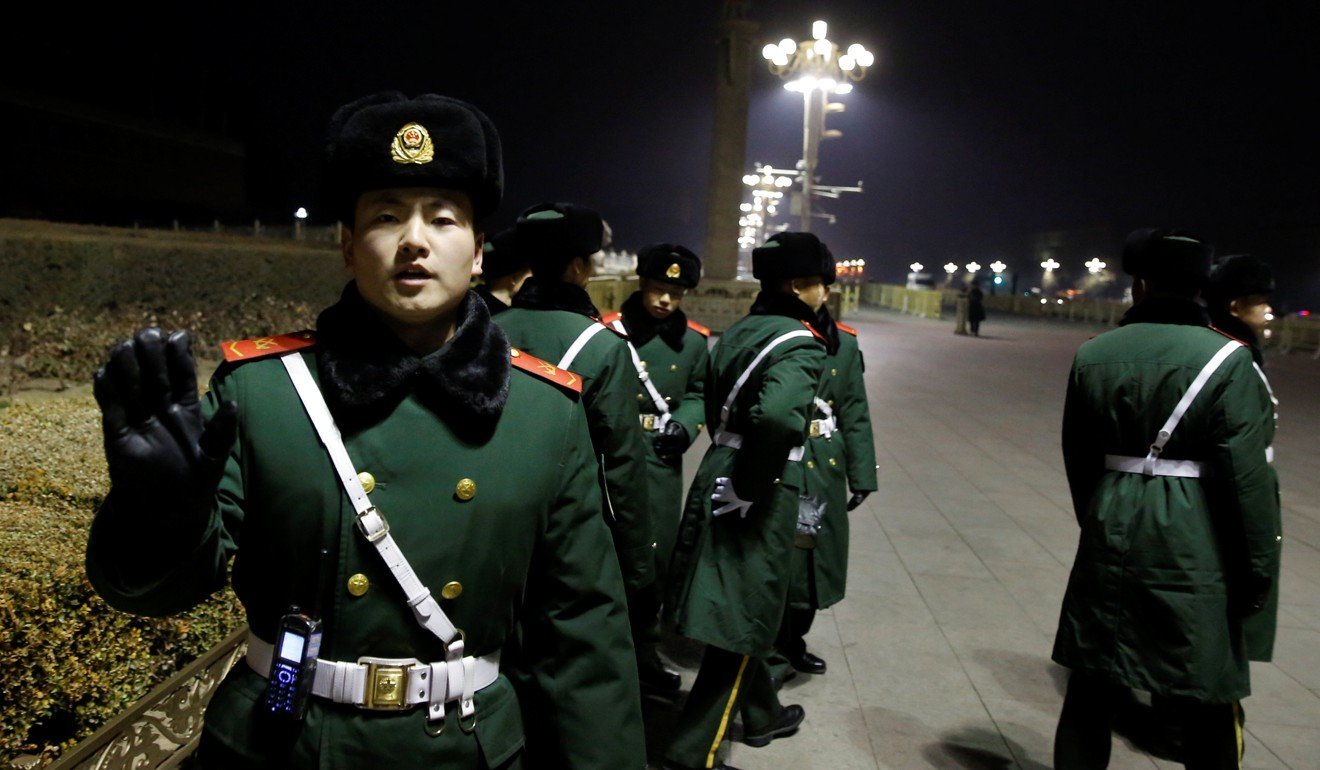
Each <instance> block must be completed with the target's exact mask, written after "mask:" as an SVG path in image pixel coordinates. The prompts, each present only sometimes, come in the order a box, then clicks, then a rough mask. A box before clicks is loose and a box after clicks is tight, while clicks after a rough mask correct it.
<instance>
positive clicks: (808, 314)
mask: <svg viewBox="0 0 1320 770" xmlns="http://www.w3.org/2000/svg"><path fill="white" fill-rule="evenodd" d="M748 312H749V313H751V314H752V315H786V316H788V317H789V318H796V319H798V320H799V321H806V322H808V323H810V322H812V321H814V320H816V314H815V313H813V312H812V311H811V306H810V305H808V304H807V303H805V302H803V301H802V300H800V299H798V298H797V297H795V296H793V295H792V294H786V293H784V292H782V291H774V290H772V289H761V292H760V293H759V294H757V295H756V301H755V302H753V303H752V309H751V310H749V311H748Z"/></svg>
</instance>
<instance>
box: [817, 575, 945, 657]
mask: <svg viewBox="0 0 1320 770" xmlns="http://www.w3.org/2000/svg"><path fill="white" fill-rule="evenodd" d="M830 610H831V612H833V613H834V618H835V622H836V623H837V624H838V625H839V629H840V632H841V633H843V634H844V639H845V640H847V641H849V642H852V641H854V638H853V634H854V633H855V632H857V633H862V632H865V631H866V629H868V628H877V629H879V628H885V627H899V628H901V627H904V626H912V625H923V624H925V625H934V623H935V621H934V619H933V618H932V617H931V614H930V608H929V607H927V606H926V600H925V599H923V598H921V594H920V593H918V592H917V589H916V587H915V586H914V585H913V584H912V581H911V580H910V579H908V578H906V576H905V577H904V579H903V580H902V581H885V582H877V583H867V584H863V583H861V582H860V581H849V585H848V595H847V597H845V598H844V600H843V601H842V602H840V603H839V604H836V605H835V606H833V607H831V608H830Z"/></svg>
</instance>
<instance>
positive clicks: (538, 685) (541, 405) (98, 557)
mask: <svg viewBox="0 0 1320 770" xmlns="http://www.w3.org/2000/svg"><path fill="white" fill-rule="evenodd" d="M501 344H502V343H501ZM505 350H506V351H507V347H505ZM296 355H301V356H303V358H304V360H306V362H307V364H308V368H309V369H310V370H311V371H312V372H313V376H314V377H315V378H316V379H317V380H318V382H321V381H323V380H322V376H321V375H320V374H319V372H318V367H317V361H316V358H317V355H318V348H307V349H305V350H302V351H300V352H299V353H297V354H296ZM504 355H505V356H506V357H507V356H508V355H509V353H508V352H505V353H504ZM508 377H509V383H508V399H507V402H506V404H505V406H504V409H503V412H502V414H501V416H500V417H499V419H498V422H497V423H496V424H495V426H494V428H493V432H492V433H491V434H490V435H489V436H484V435H483V436H473V435H469V434H467V433H464V432H461V431H458V430H456V427H455V426H454V425H451V424H450V423H449V422H447V421H446V420H442V419H437V414H436V412H435V411H433V408H432V407H431V406H428V404H427V403H425V402H424V400H422V399H419V397H418V395H417V393H415V392H409V393H408V394H407V395H406V397H403V398H402V400H401V401H399V402H398V403H397V404H396V405H394V406H393V407H392V408H390V409H389V410H388V412H386V413H383V414H379V415H377V416H376V417H375V418H373V419H372V420H370V421H368V422H367V423H366V424H363V425H357V426H351V427H350V426H346V425H343V424H341V425H340V428H341V430H342V431H343V434H344V435H343V438H344V444H345V446H346V447H347V451H348V454H349V456H350V458H351V459H352V461H353V464H354V465H355V466H356V468H357V469H358V470H359V471H361V472H364V473H369V474H371V476H372V477H373V478H374V488H373V489H372V490H371V491H370V493H369V494H370V499H371V501H372V503H373V504H374V505H376V506H377V507H379V509H380V510H381V511H382V513H383V515H384V517H385V518H386V520H387V521H388V523H389V526H390V532H391V534H392V535H393V537H394V538H395V540H396V541H397V542H398V544H399V548H400V549H401V551H402V552H403V553H404V555H405V556H406V558H407V559H408V561H409V562H410V563H411V565H412V566H413V568H414V569H415V570H416V572H417V575H418V577H419V578H420V579H421V581H422V583H423V584H424V585H426V586H427V587H429V588H430V589H431V590H432V592H433V595H434V596H436V598H437V599H439V600H440V604H441V607H442V609H443V610H444V611H445V613H446V614H447V615H448V616H449V618H450V619H451V620H452V621H453V622H454V624H455V625H456V626H457V627H459V628H460V629H462V630H463V633H464V637H465V639H466V648H465V651H466V652H467V654H469V655H486V654H490V653H494V652H496V651H499V650H501V648H504V653H505V655H504V659H503V660H502V661H501V669H502V671H507V672H508V673H511V674H512V673H514V672H515V671H516V672H517V678H516V680H511V679H510V678H507V677H506V676H503V675H501V676H500V677H499V678H498V679H497V680H496V681H495V683H494V684H492V685H490V686H489V687H487V688H485V689H482V690H480V691H478V692H477V693H476V715H477V722H476V727H475V731H474V732H473V733H472V734H468V733H467V732H465V731H464V730H460V729H456V724H457V722H458V716H457V714H456V713H455V712H452V711H451V713H450V716H449V718H448V722H449V726H448V727H447V728H446V729H445V730H444V732H443V733H442V734H441V735H440V736H439V737H435V738H433V737H430V736H429V735H428V734H427V733H426V731H425V730H424V728H425V726H426V712H425V709H413V710H411V711H398V712H379V711H366V710H361V709H359V708H357V707H356V706H353V705H341V704H337V703H332V702H329V701H326V700H322V699H320V698H313V699H312V701H311V704H310V707H309V710H308V713H307V716H306V719H305V721H304V722H303V723H302V724H301V726H300V727H298V728H296V729H293V730H291V731H289V732H287V733H286V736H287V738H288V741H289V743H290V744H291V748H290V749H289V753H288V754H287V755H281V756H280V757H279V759H278V760H276V761H277V762H278V763H279V764H280V765H281V766H287V767H298V768H305V767H307V768H310V767H316V768H346V769H347V770H359V769H360V768H365V767H391V768H414V767H415V768H436V767H444V768H464V769H467V770H478V769H479V768H480V769H484V768H502V769H503V768H539V767H547V768H585V767H592V768H600V770H613V768H618V767H627V768H638V769H639V770H640V768H642V767H643V766H644V765H645V748H644V739H643V735H642V729H641V711H640V694H639V690H638V685H637V674H636V667H635V665H636V664H635V661H634V653H633V649H632V644H631V636H630V633H629V629H628V619H627V609H626V603H625V600H624V595H623V584H622V580H621V577H620V574H619V570H618V567H617V564H616V562H615V560H614V559H613V558H612V557H611V554H612V552H613V546H612V544H611V542H610V535H609V532H608V530H607V528H606V527H605V525H604V523H603V522H602V520H601V517H600V492H599V488H598V485H597V464H596V460H595V458H594V457H593V455H592V452H591V443H590V439H589V437H588V433H587V426H586V419H585V413H584V412H583V410H582V407H581V405H580V404H579V403H578V401H577V399H576V398H575V397H572V394H568V393H566V392H565V391H564V390H563V389H561V388H560V387H558V386H556V385H554V384H552V383H551V382H548V381H546V380H544V379H541V378H540V377H537V376H533V375H531V374H528V373H527V372H524V371H518V370H516V369H515V370H513V371H510V372H509V375H508ZM222 399H225V400H233V401H235V402H236V403H237V404H238V408H239V433H238V440H237V443H236V444H235V446H234V448H233V450H232V452H231V454H230V457H229V460H228V463H227V465H226V467H225V472H224V477H223V479H222V481H221V484H220V488H219V493H218V495H217V497H216V500H215V504H214V508H213V510H212V512H211V515H210V517H209V519H208V520H206V521H205V522H204V527H203V528H202V529H201V530H200V531H193V530H190V529H188V528H183V527H180V526H179V525H178V524H177V522H172V521H170V520H169V519H168V517H165V518H163V519H162V520H161V521H159V522H157V524H158V525H159V526H151V527H143V526H141V524H139V523H138V522H136V521H135V520H134V519H133V518H132V516H133V515H134V512H132V511H125V510H121V509H119V508H117V507H116V505H115V492H114V491H113V490H112V491H111V493H110V496H109V497H108V499H107V501H106V503H105V505H104V506H103V508H102V509H101V511H100V512H99V513H98V515H97V517H96V520H95V523H94V524H93V529H92V533H91V538H90V542H89V545H88V555H87V560H88V562H87V565H88V572H89V576H90V577H91V579H92V583H93V585H95V586H96V588H97V590H98V591H99V592H100V593H101V595H102V596H104V597H105V598H106V599H107V601H108V602H109V603H110V604H111V605H112V606H114V607H117V608H119V609H122V610H125V611H128V612H133V613H138V614H146V615H158V616H159V615H168V614H171V613H174V612H178V611H181V610H184V609H186V608H188V607H190V606H192V605H194V604H196V603H197V602H199V601H201V600H202V599H204V598H205V597H207V596H208V595H210V594H211V593H212V592H214V591H216V590H218V589H219V588H221V587H222V586H223V585H224V583H225V580H226V572H227V567H228V565H229V562H230V559H231V557H232V558H233V586H234V591H235V593H236V594H237V595H238V598H239V599H240V600H241V601H242V603H243V606H244V609H245V611H246V613H247V619H248V624H249V626H250V628H251V630H252V632H253V633H254V634H255V635H256V636H258V637H260V638H261V639H263V640H265V641H266V642H268V643H269V642H272V641H273V640H274V639H275V635H276V629H277V624H278V623H279V620H280V617H281V615H282V614H283V613H284V612H285V611H286V608H287V607H289V606H290V605H292V604H297V605H300V606H301V607H303V608H305V609H306V608H312V607H319V608H320V611H321V615H322V617H323V619H324V624H325V635H324V639H323V643H322V647H321V658H322V659H323V660H338V661H356V660H357V659H358V658H359V657H360V656H364V655H370V656H374V657H386V658H416V659H419V660H422V661H437V660H442V659H443V655H444V652H443V646H442V644H441V643H440V642H439V640H437V639H436V638H435V637H434V636H433V635H432V634H430V633H429V632H427V631H426V630H425V629H423V628H422V627H421V626H420V625H419V624H418V623H417V621H416V620H415V619H414V616H413V613H412V611H411V610H410V609H409V607H408V605H407V604H406V602H405V596H404V595H403V592H402V590H401V589H400V588H399V586H398V585H397V584H396V582H395V580H394V578H393V576H392V575H391V573H390V572H389V570H388V568H387V567H386V565H385V564H384V562H383V560H382V557H381V555H380V554H378V553H377V552H376V551H375V549H374V548H373V547H372V546H371V545H370V544H368V543H367V542H366V540H365V538H364V537H363V536H362V535H361V534H360V533H359V532H358V531H357V529H356V527H355V526H354V520H355V514H354V509H353V506H352V504H351V503H350V501H349V499H348V497H347V495H346V493H345V492H344V490H343V489H342V487H341V486H340V484H339V482H338V480H337V475H336V473H335V470H334V467H333V465H332V464H331V461H330V459H329V457H328V455H327V453H326V451H325V449H323V448H322V446H321V444H320V443H319V441H318V438H317V435H316V433H315V431H314V429H313V427H312V425H311V423H310V421H309V419H308V417H307V414H306V413H305V412H304V410H303V407H302V404H301V403H300V401H299V398H298V395H297V393H296V392H295V390H294V388H293V386H292V384H291V383H290V380H289V376H288V374H287V373H286V371H285V369H284V367H283V365H282V364H281V363H280V361H279V360H277V359H275V358H265V359H262V360H253V361H251V362H249V363H242V364H238V365H225V366H222V367H221V369H220V370H219V371H218V372H217V373H216V375H215V377H214V379H213V380H212V383H211V387H210V391H209V393H208V394H207V397H206V401H205V411H206V412H207V413H213V412H214V410H215V409H216V407H217V405H218V404H219V403H220V402H221V400H222ZM193 529H195V528H193ZM322 548H325V549H327V550H328V552H329V559H328V562H327V563H326V565H325V566H323V565H322V562H321V560H320V559H319V551H320V549H322ZM442 588H443V589H444V590H443V591H442V590H441V589H442ZM519 636H520V641H521V651H520V652H518V653H517V654H516V656H515V654H514V653H513V652H512V651H511V649H510V644H509V643H510V642H511V641H512V640H513V639H514V638H515V637H519ZM264 686H265V680H264V678H263V677H262V676H260V675H258V674H257V673H255V672H254V671H253V670H251V669H250V668H249V667H248V666H247V665H246V664H244V663H242V662H240V663H239V664H238V665H237V666H236V667H235V668H234V669H233V671H232V672H231V673H230V674H229V676H228V677H227V678H226V679H225V681H224V682H223V684H222V685H221V686H220V688H219V690H218V691H217V692H216V694H215V696H214V698H213V699H212V701H211V703H210V706H209V708H208V710H207V714H206V732H207V739H208V740H210V741H213V742H214V743H215V744H217V745H219V746H222V747H224V749H225V750H226V751H227V752H229V753H231V754H232V755H233V756H232V758H231V759H230V760H229V761H230V762H232V763H233V764H241V763H242V762H244V761H250V762H253V763H256V762H259V761H261V760H263V752H265V751H266V750H267V749H265V748H263V747H264V746H266V741H265V739H263V738H262V735H263V734H264V732H265V731H264V729H263V723H262V721H261V718H260V717H259V716H258V715H257V710H256V709H257V703H258V700H259V698H260V697H261V694H262V692H263V688H264ZM522 713H527V714H532V715H535V718H536V719H537V720H538V721H540V722H541V726H543V727H545V728H546V729H545V731H544V732H545V733H546V734H547V735H551V736H553V739H552V740H550V741H548V742H547V743H544V744H539V745H535V746H533V745H531V744H528V746H527V751H525V752H523V751H521V750H522V749H523V746H524V722H523V718H522ZM267 761H269V759H267Z"/></svg>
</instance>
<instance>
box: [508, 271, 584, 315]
mask: <svg viewBox="0 0 1320 770" xmlns="http://www.w3.org/2000/svg"><path fill="white" fill-rule="evenodd" d="M513 306H514V307H525V308H527V309H529V310H567V311H569V312H570V313H581V314H582V315H584V316H587V317H589V318H594V319H596V320H597V321H599V320H600V311H599V310H597V309H596V305H595V304H594V303H593V302H592V301H591V295H590V294H587V290H586V289H584V288H582V287H581V286H577V285H575V284H571V283H564V282H563V281H546V280H542V279H540V278H537V277H536V276H532V277H531V278H528V279H527V281H526V283H524V284H523V287H522V290H521V291H519V292H518V293H517V294H515V295H513Z"/></svg>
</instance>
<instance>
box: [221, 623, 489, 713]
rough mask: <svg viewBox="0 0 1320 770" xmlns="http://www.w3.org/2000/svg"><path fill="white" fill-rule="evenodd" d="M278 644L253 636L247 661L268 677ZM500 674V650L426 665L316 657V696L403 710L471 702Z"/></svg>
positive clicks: (410, 660)
mask: <svg viewBox="0 0 1320 770" xmlns="http://www.w3.org/2000/svg"><path fill="white" fill-rule="evenodd" d="M274 652H275V646H274V645H273V644H270V643H269V642H266V641H265V640H263V639H261V638H259V637H257V636H254V635H253V634H251V633H249V634H248V647H247V664H248V666H249V667H251V669H252V670H253V671H255V672H257V673H258V674H260V675H261V676H263V677H265V676H267V675H268V674H269V673H270V661H271V656H272V655H273V654H274ZM499 675H500V654H499V652H498V651H497V652H494V653H492V654H490V655H483V656H482V657H480V658H473V657H466V658H462V659H461V660H460V661H455V662H453V663H447V662H445V661H441V662H439V663H423V662H421V661H419V660H417V659H416V658H373V657H370V656H363V657H361V658H358V659H357V661H356V662H352V661H339V660H318V661H316V675H315V677H314V678H313V679H312V694H313V695H316V696H318V697H321V698H325V699H326V700H331V701H334V702H335V703H346V704H350V705H353V706H357V707H358V708H364V709H371V710H374V711H399V710H402V709H409V708H413V707H414V706H428V707H429V706H435V705H436V704H440V707H441V708H443V704H445V703H451V702H456V701H458V702H461V701H471V700H472V695H473V693H475V692H476V691H477V690H481V689H484V688H486V687H489V686H490V685H491V684H494V682H495V680H496V679H498V678H499Z"/></svg>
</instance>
